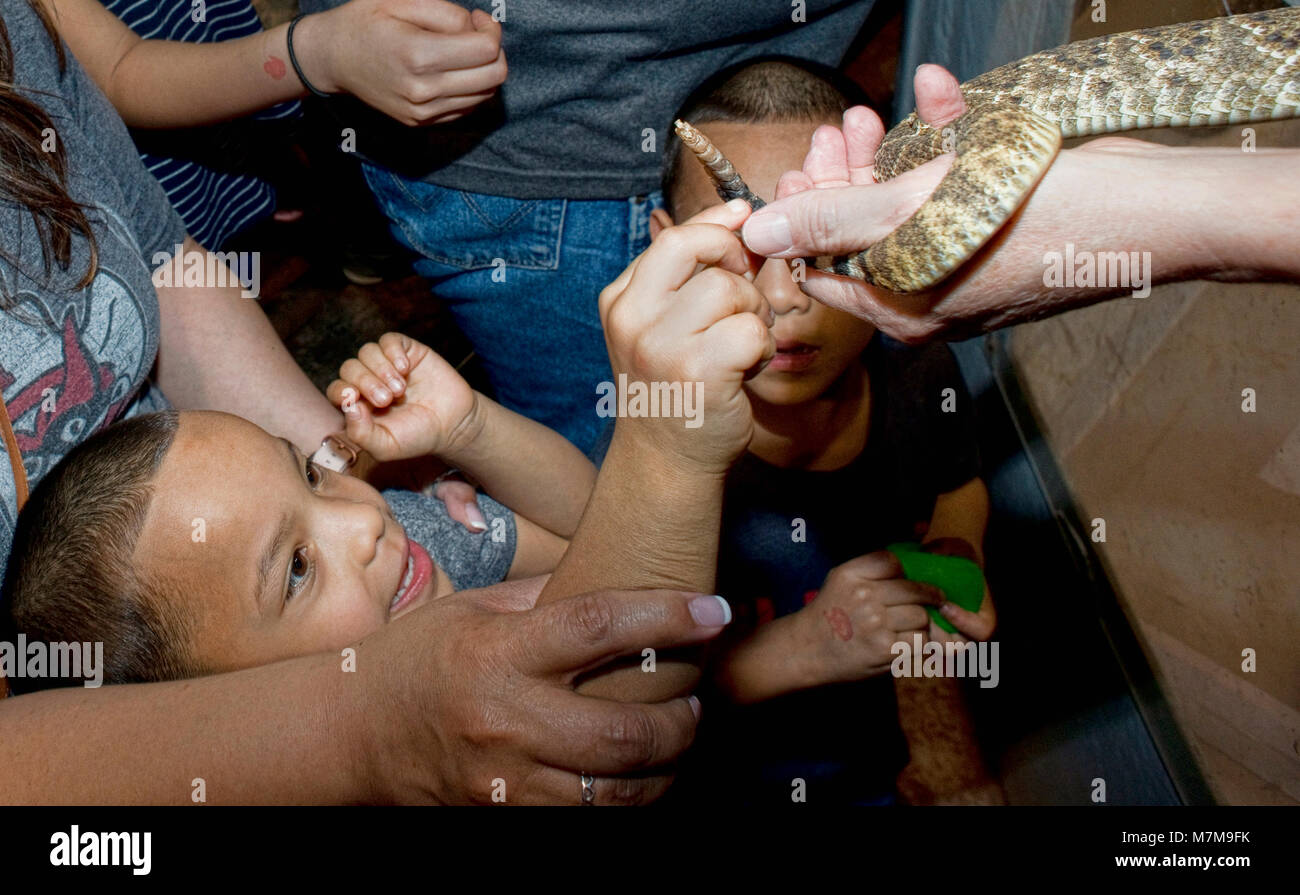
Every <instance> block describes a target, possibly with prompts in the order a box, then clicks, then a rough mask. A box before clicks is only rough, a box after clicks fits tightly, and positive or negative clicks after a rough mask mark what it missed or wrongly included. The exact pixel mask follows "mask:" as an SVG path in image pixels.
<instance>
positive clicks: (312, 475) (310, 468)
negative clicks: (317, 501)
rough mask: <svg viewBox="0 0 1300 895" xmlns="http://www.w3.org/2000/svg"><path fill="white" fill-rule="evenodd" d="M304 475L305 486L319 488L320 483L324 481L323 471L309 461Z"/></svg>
mask: <svg viewBox="0 0 1300 895" xmlns="http://www.w3.org/2000/svg"><path fill="white" fill-rule="evenodd" d="M306 475H307V484H308V485H311V486H312V487H313V488H316V487H319V486H320V483H321V482H323V481H324V480H325V470H324V469H322V468H321V467H319V466H317V465H316V464H315V463H313V462H311V461H310V460H308V461H307V468H306Z"/></svg>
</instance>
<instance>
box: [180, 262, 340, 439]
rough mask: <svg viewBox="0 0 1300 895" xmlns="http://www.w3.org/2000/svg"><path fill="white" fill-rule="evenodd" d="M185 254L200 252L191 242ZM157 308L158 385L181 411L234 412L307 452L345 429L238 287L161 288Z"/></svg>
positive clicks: (252, 303)
mask: <svg viewBox="0 0 1300 895" xmlns="http://www.w3.org/2000/svg"><path fill="white" fill-rule="evenodd" d="M185 251H186V253H187V255H188V254H189V253H191V252H201V251H202V249H200V248H199V246H198V245H197V243H195V242H194V241H193V240H190V239H186V241H185ZM232 277H233V274H232ZM158 304H159V308H160V313H161V318H162V335H161V341H160V347H159V350H158V366H157V381H158V385H159V387H160V388H161V389H162V390H163V393H164V394H165V395H167V398H168V399H169V400H170V401H171V402H172V404H174V405H175V406H176V407H178V408H180V409H182V410H222V411H225V412H227V413H233V414H237V415H239V416H242V417H244V418H245V419H247V420H251V421H252V422H254V423H257V424H258V425H259V426H261V427H262V428H264V429H266V430H267V431H268V432H270V433H272V434H273V435H282V436H284V437H286V438H288V439H290V440H291V441H293V442H294V443H295V444H297V445H298V447H299V448H301V449H302V450H303V451H305V452H306V453H309V454H310V453H311V452H312V451H314V450H315V449H316V448H317V447H318V446H319V445H320V441H321V439H322V438H323V437H324V436H325V435H327V434H329V433H331V432H338V431H341V430H342V429H343V416H342V414H341V413H339V411H338V410H337V409H335V408H334V406H333V405H331V404H330V402H329V401H328V400H327V399H326V398H325V396H324V395H323V394H321V392H320V391H319V390H317V389H316V387H315V386H314V385H312V383H311V380H309V379H308V378H307V376H306V374H304V373H303V372H302V369H301V368H299V366H298V364H297V363H296V362H295V361H294V359H293V356H292V355H290V354H289V352H288V350H287V349H286V348H285V347H284V343H283V342H281V341H280V338H279V336H277V335H276V333H275V330H274V328H272V326H271V323H270V321H268V320H267V319H266V315H265V314H264V313H262V309H261V308H260V307H259V306H258V304H257V302H256V301H255V300H253V299H250V298H242V297H240V290H239V288H238V287H237V286H230V287H175V286H167V287H160V288H159V289H158Z"/></svg>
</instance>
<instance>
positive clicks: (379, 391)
mask: <svg viewBox="0 0 1300 895" xmlns="http://www.w3.org/2000/svg"><path fill="white" fill-rule="evenodd" d="M375 400H376V401H378V402H380V403H381V404H387V403H388V402H389V401H391V400H393V393H392V392H390V391H389V390H388V389H386V388H384V387H383V386H382V385H381V386H378V387H377V388H376V389H375Z"/></svg>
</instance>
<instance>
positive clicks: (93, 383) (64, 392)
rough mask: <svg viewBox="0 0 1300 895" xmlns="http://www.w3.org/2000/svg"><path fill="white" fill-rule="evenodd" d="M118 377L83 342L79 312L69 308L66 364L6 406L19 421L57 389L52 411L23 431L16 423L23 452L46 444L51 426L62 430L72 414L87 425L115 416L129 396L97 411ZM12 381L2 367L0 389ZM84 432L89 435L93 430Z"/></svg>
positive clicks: (65, 321)
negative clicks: (76, 313) (47, 391)
mask: <svg viewBox="0 0 1300 895" xmlns="http://www.w3.org/2000/svg"><path fill="white" fill-rule="evenodd" d="M116 378H117V377H116V375H115V374H114V372H113V367H112V365H111V364H106V363H100V362H98V361H96V359H95V358H94V357H93V356H92V355H91V353H90V352H89V351H88V350H87V349H86V346H85V345H83V344H82V342H81V333H79V332H78V331H77V325H76V315H75V314H74V313H73V312H72V310H69V311H68V313H67V315H66V316H65V317H64V318H63V363H62V364H58V365H56V366H54V367H52V368H50V369H49V370H46V371H45V372H44V373H43V374H41V375H40V376H38V377H37V378H36V379H35V380H34V381H32V382H31V383H30V384H29V385H28V386H27V387H26V388H24V389H23V390H22V391H20V392H19V393H18V394H17V395H15V396H14V399H13V400H12V401H9V402H8V403H7V405H6V406H7V407H8V410H9V416H10V418H11V419H13V420H14V421H15V422H16V421H17V420H18V419H20V418H21V417H22V416H23V415H24V414H26V413H27V411H29V410H31V409H32V408H33V407H37V406H39V405H40V404H41V403H42V402H43V401H44V400H45V394H46V389H53V391H54V408H55V409H54V410H53V411H47V412H44V413H37V414H36V415H35V425H34V426H33V427H32V428H31V429H28V430H25V431H20V430H18V427H17V426H15V427H14V435H15V436H16V437H17V439H18V449H19V450H20V451H22V452H23V453H24V454H26V453H29V452H32V451H37V450H40V448H41V446H42V445H43V444H44V443H45V436H46V433H47V432H49V431H50V430H51V429H53V430H55V431H59V430H60V429H61V428H62V425H63V424H64V423H65V422H66V421H68V420H69V419H71V418H73V417H81V418H82V419H84V420H85V422H86V425H87V426H92V425H95V424H97V423H100V422H102V421H106V420H113V419H116V418H117V414H118V412H119V411H120V410H121V409H122V405H123V404H124V403H125V401H126V398H122V399H121V400H118V401H116V402H114V403H113V404H112V405H110V406H108V407H106V408H103V412H102V413H96V412H95V411H96V410H98V409H99V407H98V406H97V405H99V404H100V403H101V402H102V401H103V400H105V399H106V397H107V396H108V395H110V394H111V393H112V385H113V382H114V380H115V379H116ZM13 382H14V376H13V374H11V373H10V372H9V371H8V370H6V369H4V368H3V367H0V390H3V389H5V388H8V387H9V386H10V385H12V384H13ZM85 434H86V435H89V434H90V432H89V431H87V432H86V433H85Z"/></svg>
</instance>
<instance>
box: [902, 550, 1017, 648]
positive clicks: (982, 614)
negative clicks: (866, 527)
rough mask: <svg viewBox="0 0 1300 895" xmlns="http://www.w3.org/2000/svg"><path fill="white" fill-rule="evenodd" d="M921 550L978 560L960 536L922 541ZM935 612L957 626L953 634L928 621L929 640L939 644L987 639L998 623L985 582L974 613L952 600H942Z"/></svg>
mask: <svg viewBox="0 0 1300 895" xmlns="http://www.w3.org/2000/svg"><path fill="white" fill-rule="evenodd" d="M921 549H922V550H924V551H925V552H926V553H937V554H939V555H940V556H960V557H962V558H963V559H969V560H970V561H971V562H977V561H978V559H977V557H976V554H975V549H974V548H973V547H971V545H970V544H968V543H967V542H966V541H963V540H962V539H961V538H952V537H948V538H935V539H934V540H933V541H927V542H926V543H924V544H922V545H921ZM939 613H940V614H941V615H942V616H943V617H944V618H946V619H947V620H948V623H949V624H950V625H952V626H953V627H954V628H956V629H957V633H956V634H954V633H952V632H950V631H945V630H944V629H943V628H941V627H939V626H938V625H936V624H934V622H931V623H930V639H931V640H936V641H938V642H939V643H948V642H950V641H951V642H952V643H966V642H967V640H988V639H989V638H990V637H992V636H993V629H994V628H996V627H997V623H998V616H997V611H996V610H995V609H994V608H993V595H992V594H990V593H989V589H988V586H987V585H986V586H985V588H984V602H983V603H981V604H980V608H979V611H978V612H971V611H970V610H969V609H963V608H962V607H960V606H958V605H957V604H956V603H949V602H945V603H944V604H943V605H942V606H940V607H939Z"/></svg>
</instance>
